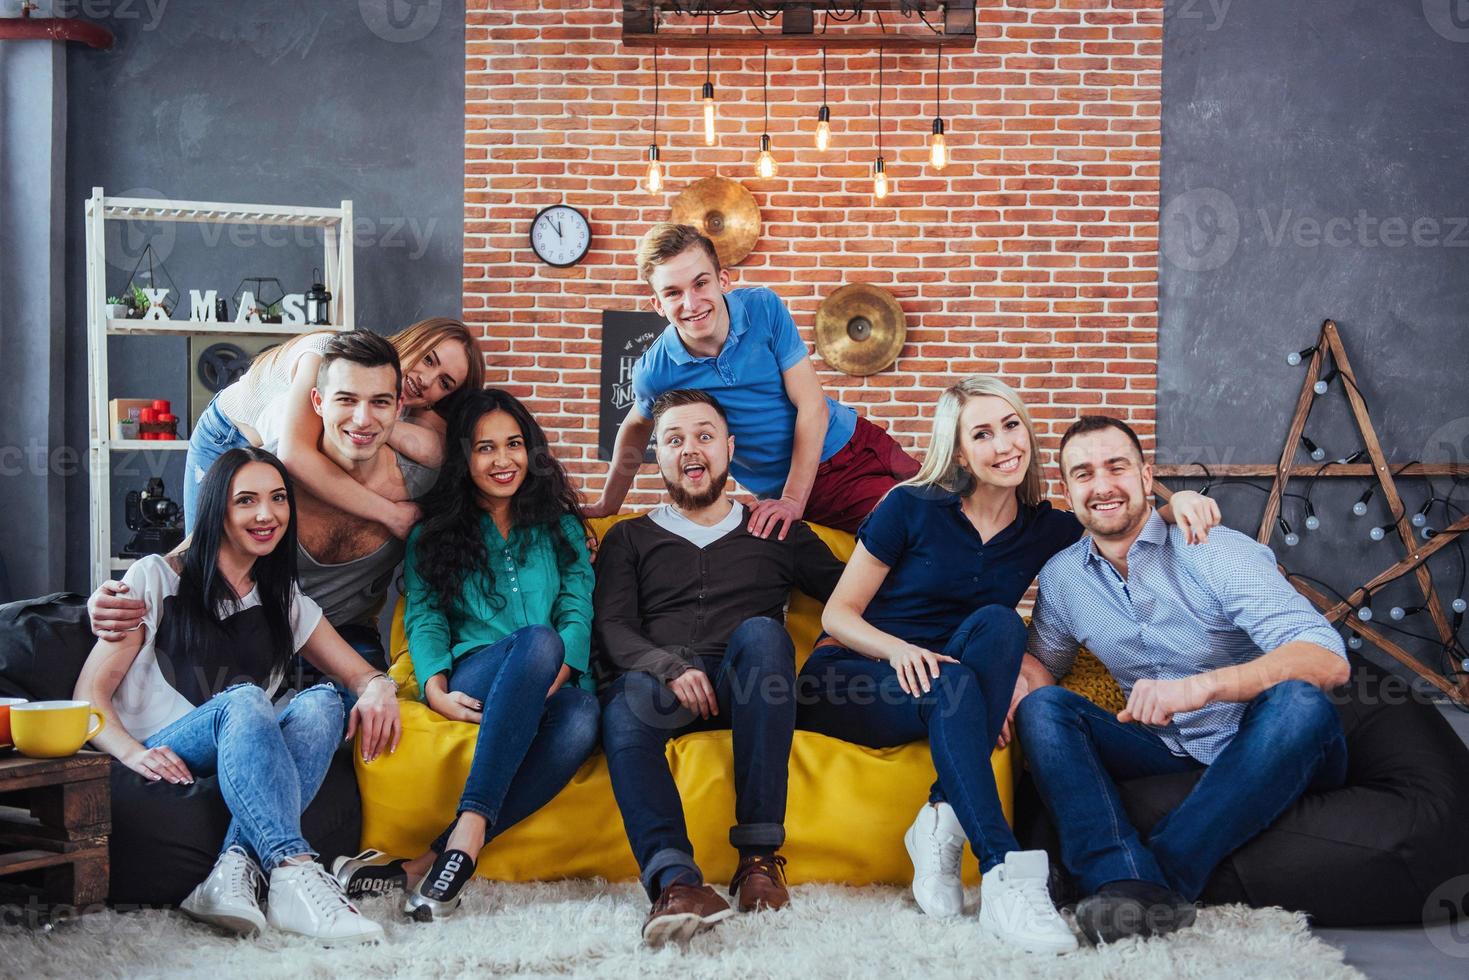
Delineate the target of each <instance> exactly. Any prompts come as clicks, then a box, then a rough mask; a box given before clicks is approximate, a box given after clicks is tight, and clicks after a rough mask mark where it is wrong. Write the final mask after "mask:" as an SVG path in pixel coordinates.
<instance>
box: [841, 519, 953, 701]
mask: <svg viewBox="0 0 1469 980" xmlns="http://www.w3.org/2000/svg"><path fill="white" fill-rule="evenodd" d="M889 571H890V569H889V568H888V566H887V565H884V564H883V563H882V562H880V561H878V560H877V559H876V558H874V557H873V556H872V553H871V552H869V551H868V550H867V546H866V545H864V544H862V543H861V542H860V541H859V542H858V543H857V549H856V550H855V551H853V552H852V557H851V558H850V559H848V560H847V570H846V571H845V572H843V573H842V578H841V581H839V582H838V583H837V587H836V590H835V591H833V592H832V594H831V598H830V599H828V600H827V601H826V606H825V607H824V608H823V609H822V612H821V625H822V628H823V629H825V630H826V631H827V632H828V633H830V634H831V635H832V637H833V638H835V639H836V640H837V642H838V643H840V644H841V645H842V646H844V647H846V648H847V649H848V650H855V651H856V652H858V653H860V654H862V655H863V656H864V657H870V658H872V659H873V660H885V661H887V662H888V663H889V664H891V665H892V667H893V670H894V671H896V672H897V674H898V681H899V683H900V684H901V685H902V686H903V690H905V691H907V692H908V693H909V694H912V695H914V696H915V697H916V696H917V695H918V694H919V692H920V688H921V689H922V691H928V690H929V687H930V685H929V677H930V676H931V677H934V678H937V677H938V676H939V664H940V663H941V662H948V663H956V662H957V661H955V660H954V658H953V657H946V656H944V655H943V654H940V653H934V652H933V651H931V650H924V649H923V648H922V647H917V646H914V645H913V644H911V643H908V642H906V641H904V640H900V639H898V638H897V637H896V636H892V635H891V634H888V633H884V632H883V631H882V630H880V629H878V628H877V627H876V626H873V625H872V624H871V623H869V622H867V620H865V619H863V618H862V614H863V613H864V612H866V611H867V604H868V603H869V602H871V601H872V597H873V596H874V595H876V594H877V590H878V589H879V588H880V587H881V586H882V583H883V581H884V580H886V579H887V576H888V572H889Z"/></svg>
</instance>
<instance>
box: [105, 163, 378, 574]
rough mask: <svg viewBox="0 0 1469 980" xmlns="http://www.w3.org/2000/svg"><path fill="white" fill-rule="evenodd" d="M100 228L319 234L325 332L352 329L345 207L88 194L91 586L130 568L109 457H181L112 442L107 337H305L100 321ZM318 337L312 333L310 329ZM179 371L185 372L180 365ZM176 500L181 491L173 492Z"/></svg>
mask: <svg viewBox="0 0 1469 980" xmlns="http://www.w3.org/2000/svg"><path fill="white" fill-rule="evenodd" d="M106 221H182V222H192V223H195V224H236V225H285V226H288V227H296V228H320V229H321V230H322V240H323V242H324V246H325V256H324V258H323V261H322V269H323V270H325V278H326V282H325V285H326V288H327V290H328V291H330V292H331V294H332V306H331V310H332V323H331V324H329V325H328V327H329V328H330V329H333V330H351V329H353V328H354V327H355V326H356V322H355V314H354V311H353V296H352V293H353V286H352V284H353V278H352V202H351V201H343V202H342V206H341V207H339V208H302V207H290V206H284V205H279V206H278V205H263V204H219V203H214V202H209V201H172V200H166V199H157V200H155V199H150V198H138V197H107V196H106V195H105V194H103V192H102V188H100V187H93V188H92V196H91V197H90V198H88V199H87V203H86V225H87V376H88V383H87V390H88V411H87V417H88V419H89V423H88V428H89V435H90V439H89V443H88V452H89V458H90V463H91V469H90V473H91V508H92V586H93V588H95V587H96V586H98V585H100V584H101V583H102V582H103V581H105V580H107V579H108V578H111V577H112V574H113V573H114V572H116V571H119V570H122V569H125V568H127V567H128V566H129V565H131V564H132V562H133V560H132V559H131V558H122V557H120V556H117V555H114V554H112V493H111V487H112V454H113V453H118V452H184V451H187V450H188V448H189V444H188V442H187V441H186V440H183V439H179V440H177V441H155V440H151V439H113V438H112V430H111V427H110V424H109V421H108V415H107V403H108V401H109V400H110V398H111V395H110V394H109V372H108V365H107V338H108V337H109V336H133V335H148V336H168V335H172V336H179V337H185V336H189V335H194V334H210V335H214V334H217V335H219V336H220V337H229V336H234V335H239V334H272V333H278V334H283V335H287V336H289V335H294V334H297V333H302V332H305V331H307V330H311V329H313V327H311V326H309V325H308V326H303V325H300V324H277V323H232V322H231V323H216V322H207V321H206V322H200V321H197V320H118V319H113V318H110V317H108V316H107V273H106V270H107V252H106V250H107V236H106V235H105V234H104V224H103V223H104V222H106ZM187 300H188V297H187V296H177V297H173V302H174V309H175V310H176V311H177V310H179V309H183V308H185V307H184V304H185V303H186V302H187ZM316 329H320V328H316ZM184 369H185V370H186V371H188V370H191V369H192V366H191V365H184ZM174 489H175V491H176V492H177V491H178V490H181V489H182V488H174Z"/></svg>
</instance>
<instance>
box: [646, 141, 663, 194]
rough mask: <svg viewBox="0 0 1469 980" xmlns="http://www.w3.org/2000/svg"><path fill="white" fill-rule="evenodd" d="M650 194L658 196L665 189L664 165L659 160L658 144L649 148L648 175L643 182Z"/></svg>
mask: <svg viewBox="0 0 1469 980" xmlns="http://www.w3.org/2000/svg"><path fill="white" fill-rule="evenodd" d="M643 186H644V187H646V188H647V190H648V193H649V194H656V193H658V192H659V191H661V190H662V189H663V164H662V163H661V162H660V161H659V159H658V144H656V143H654V144H653V145H652V146H650V147H648V175H647V177H646V178H645V179H644V181H643Z"/></svg>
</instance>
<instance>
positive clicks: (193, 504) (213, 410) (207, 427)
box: [184, 399, 250, 534]
mask: <svg viewBox="0 0 1469 980" xmlns="http://www.w3.org/2000/svg"><path fill="white" fill-rule="evenodd" d="M248 445H250V440H249V439H246V438H245V437H244V435H243V434H241V432H240V430H239V428H238V427H237V426H236V425H235V423H233V422H231V421H230V420H229V419H227V418H225V417H224V413H223V412H221V411H220V410H219V405H218V401H217V399H216V400H211V401H210V402H209V405H208V407H207V408H205V409H204V411H203V412H201V413H200V415H199V421H197V422H195V423H194V431H193V432H191V433H189V451H188V453H187V454H185V456H184V533H185V534H193V533H194V521H195V520H196V519H197V518H198V516H199V484H201V483H203V482H204V475H205V474H206V473H208V472H209V468H210V467H211V466H213V465H214V461H215V460H216V459H219V457H221V456H223V455H224V454H225V453H227V452H229V451H230V450H231V449H235V448H238V447H240V446H248Z"/></svg>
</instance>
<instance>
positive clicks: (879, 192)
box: [872, 48, 888, 201]
mask: <svg viewBox="0 0 1469 980" xmlns="http://www.w3.org/2000/svg"><path fill="white" fill-rule="evenodd" d="M884 81H885V79H884V77H883V65H882V48H878V49H877V159H876V160H874V161H872V196H873V197H875V198H877V199H878V200H879V201H881V200H882V199H883V198H885V197H887V196H888V175H887V170H886V169H885V167H884V165H883V159H882V101H883V88H884Z"/></svg>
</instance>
